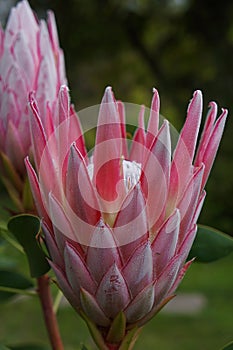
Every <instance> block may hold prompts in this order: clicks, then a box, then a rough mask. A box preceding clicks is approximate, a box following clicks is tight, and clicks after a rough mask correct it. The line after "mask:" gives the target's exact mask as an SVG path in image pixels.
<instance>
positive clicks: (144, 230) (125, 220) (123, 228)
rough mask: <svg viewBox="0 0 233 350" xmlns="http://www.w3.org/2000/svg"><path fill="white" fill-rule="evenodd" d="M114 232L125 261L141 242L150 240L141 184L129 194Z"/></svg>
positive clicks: (118, 215) (117, 218) (120, 211)
mask: <svg viewBox="0 0 233 350" xmlns="http://www.w3.org/2000/svg"><path fill="white" fill-rule="evenodd" d="M113 232H114V237H115V239H116V241H117V244H118V245H119V247H120V250H121V253H122V256H123V260H124V261H127V260H128V258H129V256H130V255H131V254H132V251H134V249H135V248H136V247H138V246H139V245H140V244H139V243H140V242H142V241H144V240H145V239H147V238H148V220H147V214H146V208H145V199H144V196H143V193H142V191H141V188H140V185H139V184H137V185H136V186H134V187H133V188H132V189H131V190H130V191H129V192H128V194H127V196H126V198H125V200H124V202H123V204H122V206H121V208H120V210H119V212H118V214H117V217H116V220H115V223H114V227H113Z"/></svg>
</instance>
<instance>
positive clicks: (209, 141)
mask: <svg viewBox="0 0 233 350" xmlns="http://www.w3.org/2000/svg"><path fill="white" fill-rule="evenodd" d="M31 105H32V109H33V112H34V116H35V117H34V118H33V119H32V120H31V134H32V137H34V139H33V152H34V159H35V164H36V171H35V170H34V169H33V168H32V166H31V164H30V162H29V160H28V159H26V166H27V170H28V175H29V179H30V183H31V188H32V192H33V194H34V198H35V201H36V203H37V208H38V212H39V213H40V216H41V217H42V218H43V223H44V232H45V240H46V244H47V247H48V250H49V253H50V264H51V266H52V267H53V269H54V272H55V274H56V277H57V280H58V284H59V286H60V288H61V289H62V291H63V292H64V294H65V296H66V297H67V299H68V300H69V301H70V303H71V304H72V306H73V307H74V308H75V309H76V311H77V312H78V313H79V314H80V315H81V316H82V317H83V318H84V319H85V320H86V322H87V324H88V325H89V327H90V329H91V331H92V334H93V335H94V338H95V340H96V343H97V344H98V346H99V348H100V349H130V348H132V346H133V345H132V344H133V342H134V340H135V337H136V334H137V331H138V329H140V327H142V326H143V325H144V324H145V323H146V322H147V321H148V320H149V319H150V318H151V317H153V316H154V315H155V314H156V313H157V312H158V311H159V310H160V309H161V308H162V307H163V305H165V304H166V302H167V301H169V300H170V299H171V298H172V297H173V295H174V291H175V289H176V288H177V286H178V285H179V283H180V281H181V279H182V277H183V275H184V273H185V272H186V270H187V268H188V266H189V265H190V263H191V262H190V261H189V262H186V259H187V256H188V253H189V250H190V248H191V245H192V243H193V240H194V238H195V233H196V222H197V218H198V216H199V213H200V210H201V207H202V204H203V201H204V197H205V192H204V186H205V183H206V180H207V178H208V175H209V172H210V169H211V166H212V163H213V160H214V158H215V155H216V152H217V149H218V145H219V142H220V139H221V136H222V132H223V128H224V123H225V119H226V115H227V111H226V110H223V111H222V114H221V116H220V117H219V118H218V119H217V120H216V121H215V119H216V115H217V107H216V104H215V103H211V104H210V112H209V114H208V117H207V120H206V124H205V127H204V130H203V134H202V137H201V140H200V142H199V147H198V149H197V151H196V146H197V145H196V144H197V138H198V133H199V127H200V122H201V115H202V94H201V92H200V91H196V92H195V93H194V96H193V99H192V100H191V102H190V104H189V107H188V112H187V119H186V122H185V124H184V127H183V129H182V131H181V133H180V135H179V137H178V141H177V143H176V145H175V147H174V151H173V150H172V147H171V132H170V128H171V127H170V125H169V123H168V121H167V120H164V122H163V123H162V125H161V126H160V124H159V96H158V93H157V91H156V90H154V95H153V100H152V105H151V110H150V117H149V122H148V126H147V130H145V127H144V107H142V108H141V110H140V113H139V126H138V128H137V129H136V131H135V133H134V137H133V139H132V140H131V148H130V150H128V147H127V137H126V136H127V132H126V123H125V115H124V105H123V103H121V102H117V101H115V98H114V96H113V93H112V90H111V88H107V89H106V91H105V94H104V97H103V100H102V103H101V105H100V108H99V117H98V125H97V132H96V143H95V147H94V150H93V153H92V155H91V156H89V155H88V154H87V151H86V149H85V145H84V139H83V135H82V131H81V127H80V125H79V121H78V119H77V117H76V116H75V114H74V112H73V109H72V108H70V106H69V96H68V90H67V88H66V87H64V86H63V87H62V88H61V90H60V95H59V106H60V107H59V111H58V116H56V119H57V120H59V127H58V128H57V129H56V130H55V131H54V133H53V134H51V135H50V137H48V135H47V134H46V132H45V130H44V128H43V119H45V117H44V116H41V114H40V112H39V110H38V108H37V106H36V103H35V101H34V100H33V99H32V100H31ZM195 153H196V154H195ZM194 156H195V158H194ZM126 344H131V345H130V346H131V347H130V346H128V347H127V346H126Z"/></svg>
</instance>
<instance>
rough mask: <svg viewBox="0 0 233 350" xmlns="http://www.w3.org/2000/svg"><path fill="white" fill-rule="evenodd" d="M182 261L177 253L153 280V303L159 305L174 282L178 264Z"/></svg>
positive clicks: (181, 257)
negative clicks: (154, 280)
mask: <svg viewBox="0 0 233 350" xmlns="http://www.w3.org/2000/svg"><path fill="white" fill-rule="evenodd" d="M182 263H183V256H182V255H179V254H177V255H176V256H175V257H174V258H173V259H172V260H171V261H170V263H169V264H168V265H167V266H166V268H165V269H164V270H163V272H162V273H161V274H160V276H159V277H158V279H157V280H156V282H155V285H154V286H155V304H156V305H159V304H160V303H161V301H162V300H163V299H164V298H166V296H167V293H168V291H169V290H170V289H171V287H172V285H173V284H174V282H175V280H176V277H177V274H178V273H179V270H180V266H181V264H182Z"/></svg>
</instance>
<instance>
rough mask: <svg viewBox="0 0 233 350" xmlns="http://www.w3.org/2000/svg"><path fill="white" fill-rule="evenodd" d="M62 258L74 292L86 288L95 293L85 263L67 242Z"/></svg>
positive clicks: (94, 285) (92, 281) (93, 283)
mask: <svg viewBox="0 0 233 350" xmlns="http://www.w3.org/2000/svg"><path fill="white" fill-rule="evenodd" d="M64 259H65V271H66V276H67V278H68V281H69V283H70V285H71V286H72V288H73V290H74V291H75V293H78V292H79V290H80V288H84V289H86V290H87V291H88V292H89V293H95V290H96V283H95V282H94V280H93V278H92V277H91V274H90V272H89V270H88V268H87V265H86V264H85V262H84V260H83V259H82V258H81V256H80V254H79V252H78V251H77V250H76V249H74V247H73V246H72V245H71V244H69V243H66V246H65V250H64Z"/></svg>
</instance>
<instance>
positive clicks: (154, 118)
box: [146, 89, 160, 148]
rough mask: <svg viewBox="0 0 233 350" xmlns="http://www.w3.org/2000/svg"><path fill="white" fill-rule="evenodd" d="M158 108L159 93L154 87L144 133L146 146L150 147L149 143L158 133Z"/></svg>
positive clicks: (150, 143)
mask: <svg viewBox="0 0 233 350" xmlns="http://www.w3.org/2000/svg"><path fill="white" fill-rule="evenodd" d="M159 109H160V100H159V94H158V91H157V90H156V89H153V98H152V102H151V111H150V118H149V121H148V127H147V135H146V145H147V147H148V148H151V145H152V143H153V141H154V139H155V137H156V136H157V133H158V127H159Z"/></svg>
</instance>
